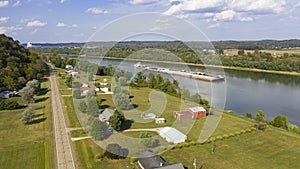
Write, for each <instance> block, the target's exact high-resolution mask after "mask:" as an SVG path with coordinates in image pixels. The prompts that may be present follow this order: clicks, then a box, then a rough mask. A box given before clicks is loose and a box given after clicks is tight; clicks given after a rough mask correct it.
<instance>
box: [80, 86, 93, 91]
mask: <svg viewBox="0 0 300 169" xmlns="http://www.w3.org/2000/svg"><path fill="white" fill-rule="evenodd" d="M90 89H91V88H89V87H81V88H80V91H86V90H90Z"/></svg>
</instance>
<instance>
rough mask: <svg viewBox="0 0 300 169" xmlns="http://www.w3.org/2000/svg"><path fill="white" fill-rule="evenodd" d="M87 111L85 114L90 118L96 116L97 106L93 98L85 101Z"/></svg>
mask: <svg viewBox="0 0 300 169" xmlns="http://www.w3.org/2000/svg"><path fill="white" fill-rule="evenodd" d="M86 105H87V109H86V112H87V114H88V115H90V116H94V115H96V114H98V110H99V109H98V108H99V107H98V104H97V101H96V99H95V98H91V99H87V104H86Z"/></svg>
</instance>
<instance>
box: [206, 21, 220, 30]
mask: <svg viewBox="0 0 300 169" xmlns="http://www.w3.org/2000/svg"><path fill="white" fill-rule="evenodd" d="M220 26H221V25H220V23H219V22H217V23H215V24H212V25H209V26H208V27H207V28H209V29H212V28H217V27H220Z"/></svg>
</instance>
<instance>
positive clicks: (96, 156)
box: [95, 154, 104, 160]
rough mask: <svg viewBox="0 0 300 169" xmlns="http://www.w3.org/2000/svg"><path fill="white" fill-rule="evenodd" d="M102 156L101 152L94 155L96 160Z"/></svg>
mask: <svg viewBox="0 0 300 169" xmlns="http://www.w3.org/2000/svg"><path fill="white" fill-rule="evenodd" d="M103 157H104V155H103V154H97V155H95V159H96V160H98V159H102V158H103Z"/></svg>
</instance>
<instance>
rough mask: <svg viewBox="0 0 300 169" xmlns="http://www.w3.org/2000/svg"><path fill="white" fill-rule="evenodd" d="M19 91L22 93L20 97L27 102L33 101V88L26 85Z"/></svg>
mask: <svg viewBox="0 0 300 169" xmlns="http://www.w3.org/2000/svg"><path fill="white" fill-rule="evenodd" d="M21 93H22V99H23V100H24V101H25V102H27V103H32V102H34V98H33V96H34V89H33V88H30V87H28V86H26V87H24V88H23V89H22V90H21Z"/></svg>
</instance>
